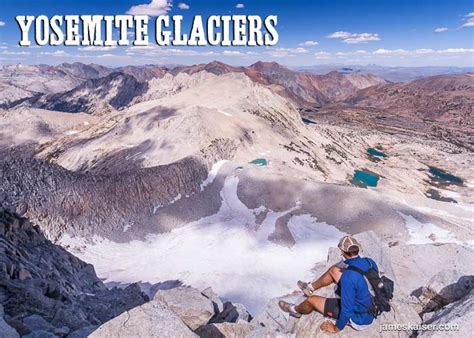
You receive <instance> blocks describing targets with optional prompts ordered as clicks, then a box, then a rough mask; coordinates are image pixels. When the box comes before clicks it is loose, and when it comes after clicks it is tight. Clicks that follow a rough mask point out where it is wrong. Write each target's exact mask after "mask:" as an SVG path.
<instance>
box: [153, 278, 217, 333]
mask: <svg viewBox="0 0 474 338" xmlns="http://www.w3.org/2000/svg"><path fill="white" fill-rule="evenodd" d="M155 299H156V300H159V301H161V302H163V303H164V304H166V305H167V306H168V307H169V308H170V309H171V310H172V311H173V312H174V313H176V314H177V315H178V316H179V317H180V318H181V319H182V320H183V322H184V323H185V324H186V325H187V326H189V327H190V328H191V329H192V330H196V329H197V328H198V327H200V326H202V325H205V324H207V323H208V322H209V320H210V319H211V318H212V317H213V316H214V314H215V313H214V306H213V304H212V301H211V300H210V299H209V298H207V297H205V296H204V295H202V294H201V292H199V291H198V290H197V289H194V288H189V287H177V288H174V289H169V290H161V291H158V292H157V293H156V295H155Z"/></svg>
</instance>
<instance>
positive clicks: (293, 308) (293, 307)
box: [290, 304, 298, 313]
mask: <svg viewBox="0 0 474 338" xmlns="http://www.w3.org/2000/svg"><path fill="white" fill-rule="evenodd" d="M295 307H296V305H295V304H293V305H292V306H290V311H291V312H293V313H298V311H296V309H295Z"/></svg>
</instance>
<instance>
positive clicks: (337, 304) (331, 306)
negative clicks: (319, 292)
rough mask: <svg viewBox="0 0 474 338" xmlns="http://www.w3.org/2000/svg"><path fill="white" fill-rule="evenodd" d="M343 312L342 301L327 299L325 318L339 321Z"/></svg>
mask: <svg viewBox="0 0 474 338" xmlns="http://www.w3.org/2000/svg"><path fill="white" fill-rule="evenodd" d="M340 312H341V300H340V299H339V298H326V301H325V302H324V316H326V317H329V318H333V319H338V318H339V313H340Z"/></svg>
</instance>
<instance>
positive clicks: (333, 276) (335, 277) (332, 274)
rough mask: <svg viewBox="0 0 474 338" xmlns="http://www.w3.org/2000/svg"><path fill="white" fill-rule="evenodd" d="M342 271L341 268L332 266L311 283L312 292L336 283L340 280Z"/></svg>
mask: <svg viewBox="0 0 474 338" xmlns="http://www.w3.org/2000/svg"><path fill="white" fill-rule="evenodd" d="M341 275H342V270H341V268H339V267H337V266H335V265H333V266H331V267H330V268H329V270H328V271H326V272H325V273H324V274H323V275H322V276H321V277H319V278H318V279H317V280H315V281H314V282H312V283H311V285H312V286H313V288H314V290H318V289H320V288H322V287H323V286H328V285H330V284H332V283H338V282H339V280H340V279H341Z"/></svg>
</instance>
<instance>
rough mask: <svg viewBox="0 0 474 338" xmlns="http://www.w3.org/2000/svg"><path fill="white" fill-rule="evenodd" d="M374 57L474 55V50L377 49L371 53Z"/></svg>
mask: <svg viewBox="0 0 474 338" xmlns="http://www.w3.org/2000/svg"><path fill="white" fill-rule="evenodd" d="M372 53H373V54H374V55H386V56H419V55H439V54H444V55H448V54H450V55H452V54H468V53H474V48H447V49H430V48H421V49H411V50H407V49H383V48H381V49H377V50H376V51H374V52H372Z"/></svg>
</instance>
